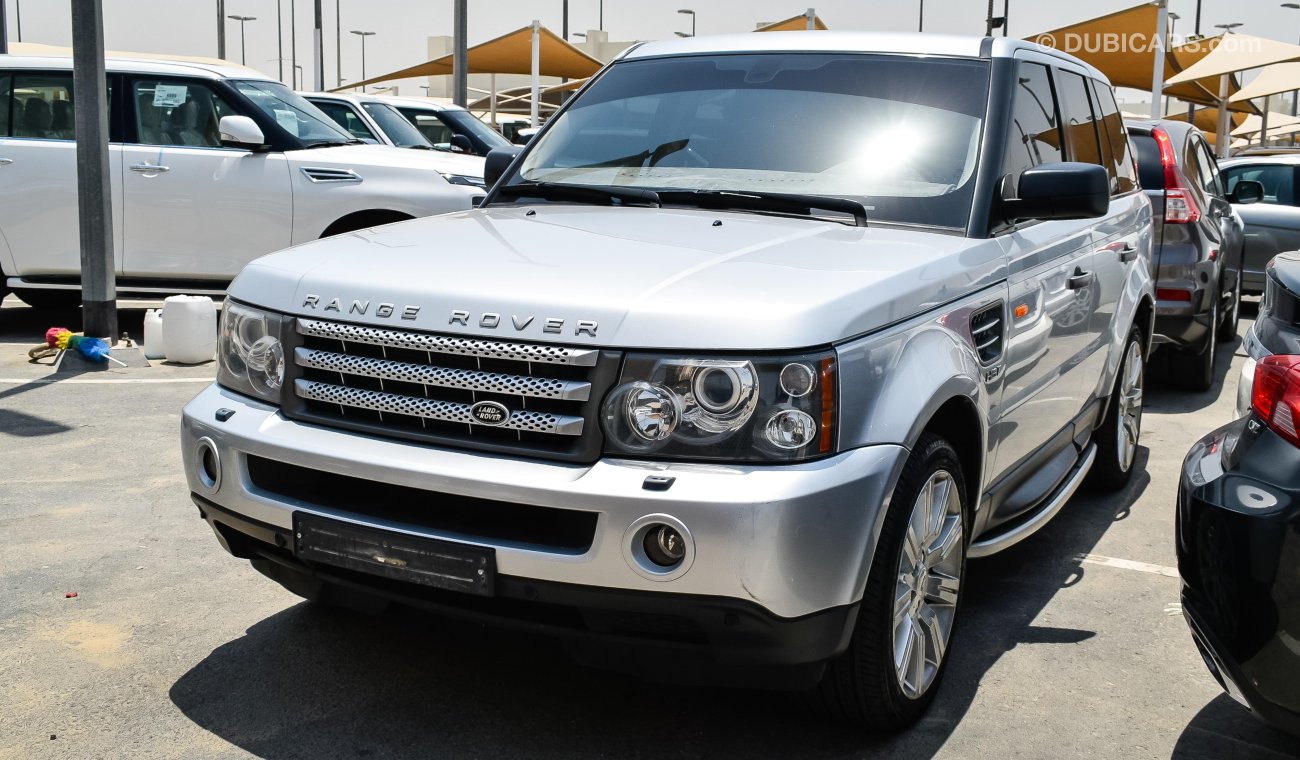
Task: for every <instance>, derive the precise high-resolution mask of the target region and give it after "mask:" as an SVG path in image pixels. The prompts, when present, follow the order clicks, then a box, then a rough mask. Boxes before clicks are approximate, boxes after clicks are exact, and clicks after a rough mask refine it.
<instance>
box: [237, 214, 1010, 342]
mask: <svg viewBox="0 0 1300 760" xmlns="http://www.w3.org/2000/svg"><path fill="white" fill-rule="evenodd" d="M1003 266H1004V264H1003V255H1002V250H1001V248H1000V247H999V246H998V245H997V243H996V241H991V240H969V239H965V238H962V237H958V236H954V235H943V234H937V233H930V232H921V231H912V230H901V229H888V228H884V227H879V228H876V227H865V228H864V227H848V226H845V225H842V224H838V223H834V222H821V221H810V220H803V219H789V218H780V217H773V216H761V215H757V214H745V213H734V212H710V211H703V210H696V209H656V208H609V207H589V206H568V205H547V206H533V207H527V208H523V207H510V208H488V209H481V210H474V211H465V212H459V213H455V214H448V215H443V216H439V217H430V218H425V219H416V220H412V221H410V222H403V223H400V224H393V225H387V226H384V227H379V228H376V229H373V230H364V231H361V232H356V233H352V234H348V235H341V236H337V237H332V238H327V239H325V240H320V241H316V242H312V243H308V244H305V245H301V246H298V247H297V248H292V249H289V250H287V251H282V252H280V253H276V254H272V255H270V256H265V257H263V258H261V259H258V260H256V261H254V262H253V263H252V264H250V265H249V266H248V267H247V268H246V269H245V270H244V272H243V273H242V274H241V275H240V276H239V277H238V279H236V280H235V282H234V283H233V284H232V285H231V287H230V291H229V292H230V295H231V296H233V297H234V298H237V299H239V300H242V301H246V302H248V303H252V304H255V305H258V306H262V307H265V308H270V309H275V310H279V311H285V312H289V313H293V314H299V315H305V316H318V317H321V318H325V319H338V320H344V321H350V322H357V323H364V324H375V325H387V326H394V327H399V328H410V329H422V330H432V331H438V332H446V333H460V334H466V335H475V336H482V337H494V338H498V339H510V340H530V341H542V342H551V343H568V344H573V345H599V346H608V347H619V348H638V347H641V348H678V349H700V350H710V349H713V350H717V349H736V350H747V349H760V350H774V349H792V348H804V347H812V346H819V345H826V344H830V343H833V342H835V341H838V340H842V339H844V338H848V337H852V336H855V335H859V334H862V333H865V332H868V331H871V330H873V329H877V328H879V327H881V326H884V325H887V324H890V323H893V322H896V321H898V320H901V319H904V318H906V317H909V316H912V315H915V314H918V313H921V312H924V311H926V310H928V309H930V308H933V307H935V306H938V305H940V304H942V303H946V302H948V301H951V300H953V299H955V298H958V297H960V296H961V295H963V294H966V293H969V292H972V291H973V290H976V289H979V288H982V287H985V286H987V285H990V284H992V283H994V282H996V281H998V280H999V279H1001V278H1002V277H1003V276H1004V269H1003ZM382 304H391V306H390V307H389V308H388V309H382V308H380V306H381V305H382ZM590 323H595V326H594V327H593V326H591V324H590ZM592 333H594V335H593V334H592Z"/></svg>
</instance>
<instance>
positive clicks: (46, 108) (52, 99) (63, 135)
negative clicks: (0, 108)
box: [7, 72, 73, 140]
mask: <svg viewBox="0 0 1300 760" xmlns="http://www.w3.org/2000/svg"><path fill="white" fill-rule="evenodd" d="M11 82H12V88H11V90H10V93H9V98H7V100H8V108H9V130H10V131H9V134H10V135H11V136H13V137H31V138H36V139H42V140H71V139H73V126H72V124H73V122H72V72H51V73H31V74H21V73H20V74H14V75H13V78H12V80H11Z"/></svg>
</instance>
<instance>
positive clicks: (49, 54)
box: [0, 42, 274, 79]
mask: <svg viewBox="0 0 1300 760" xmlns="http://www.w3.org/2000/svg"><path fill="white" fill-rule="evenodd" d="M9 53H10V54H9V55H7V56H2V57H0V68H6V69H10V68H20V67H26V66H37V65H39V66H41V67H43V68H52V69H65V68H66V69H71V68H72V48H70V47H61V46H59V45H44V44H41V43H39V42H11V43H10V44H9ZM104 58H105V61H106V62H107V63H108V68H109V69H111V70H113V71H130V72H138V73H146V74H184V75H186V76H202V75H203V74H204V73H206V74H208V75H210V76H212V77H218V78H229V79H274V77H270V76H267V75H266V74H263V73H262V72H260V71H257V70H256V69H250V68H248V67H247V66H241V65H239V64H238V63H234V62H231V61H224V60H222V59H220V58H203V57H201V56H183V55H166V54H163V53H135V52H129V51H122V50H106V51H104Z"/></svg>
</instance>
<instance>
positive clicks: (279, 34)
mask: <svg viewBox="0 0 1300 760" xmlns="http://www.w3.org/2000/svg"><path fill="white" fill-rule="evenodd" d="M275 56H276V60H277V61H279V62H280V83H281V84H284V15H283V14H282V13H281V7H280V0H275Z"/></svg>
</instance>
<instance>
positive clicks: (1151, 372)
mask: <svg viewBox="0 0 1300 760" xmlns="http://www.w3.org/2000/svg"><path fill="white" fill-rule="evenodd" d="M1241 345H1242V341H1241V336H1237V337H1235V338H1233V339H1232V340H1230V341H1225V342H1223V343H1215V344H1214V351H1215V355H1214V382H1213V383H1211V384H1210V388H1209V390H1205V391H1188V390H1183V389H1181V388H1179V387H1178V386H1176V385H1174V381H1173V378H1172V377H1171V374H1170V373H1171V372H1172V363H1171V362H1170V361H1169V355H1170V353H1171V351H1172V349H1168V348H1162V349H1159V350H1157V351H1155V352H1154V353H1153V354H1152V355H1151V358H1150V360H1149V361H1148V362H1147V379H1148V381H1149V382H1148V383H1147V387H1148V388H1149V389H1151V390H1154V391H1157V392H1161V393H1160V399H1161V403H1160V411H1162V412H1170V413H1182V412H1196V411H1200V410H1201V409H1205V408H1206V407H1209V406H1212V405H1213V404H1214V403H1215V402H1216V401H1218V400H1219V394H1221V393H1223V391H1224V389H1225V387H1226V389H1227V390H1228V391H1229V392H1230V393H1231V394H1232V395H1233V397H1234V398H1235V397H1236V393H1237V386H1236V383H1237V373H1236V372H1233V370H1232V358H1233V356H1235V355H1236V354H1237V352H1238V351H1240V350H1241ZM1163 391H1168V393H1164V392H1163Z"/></svg>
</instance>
